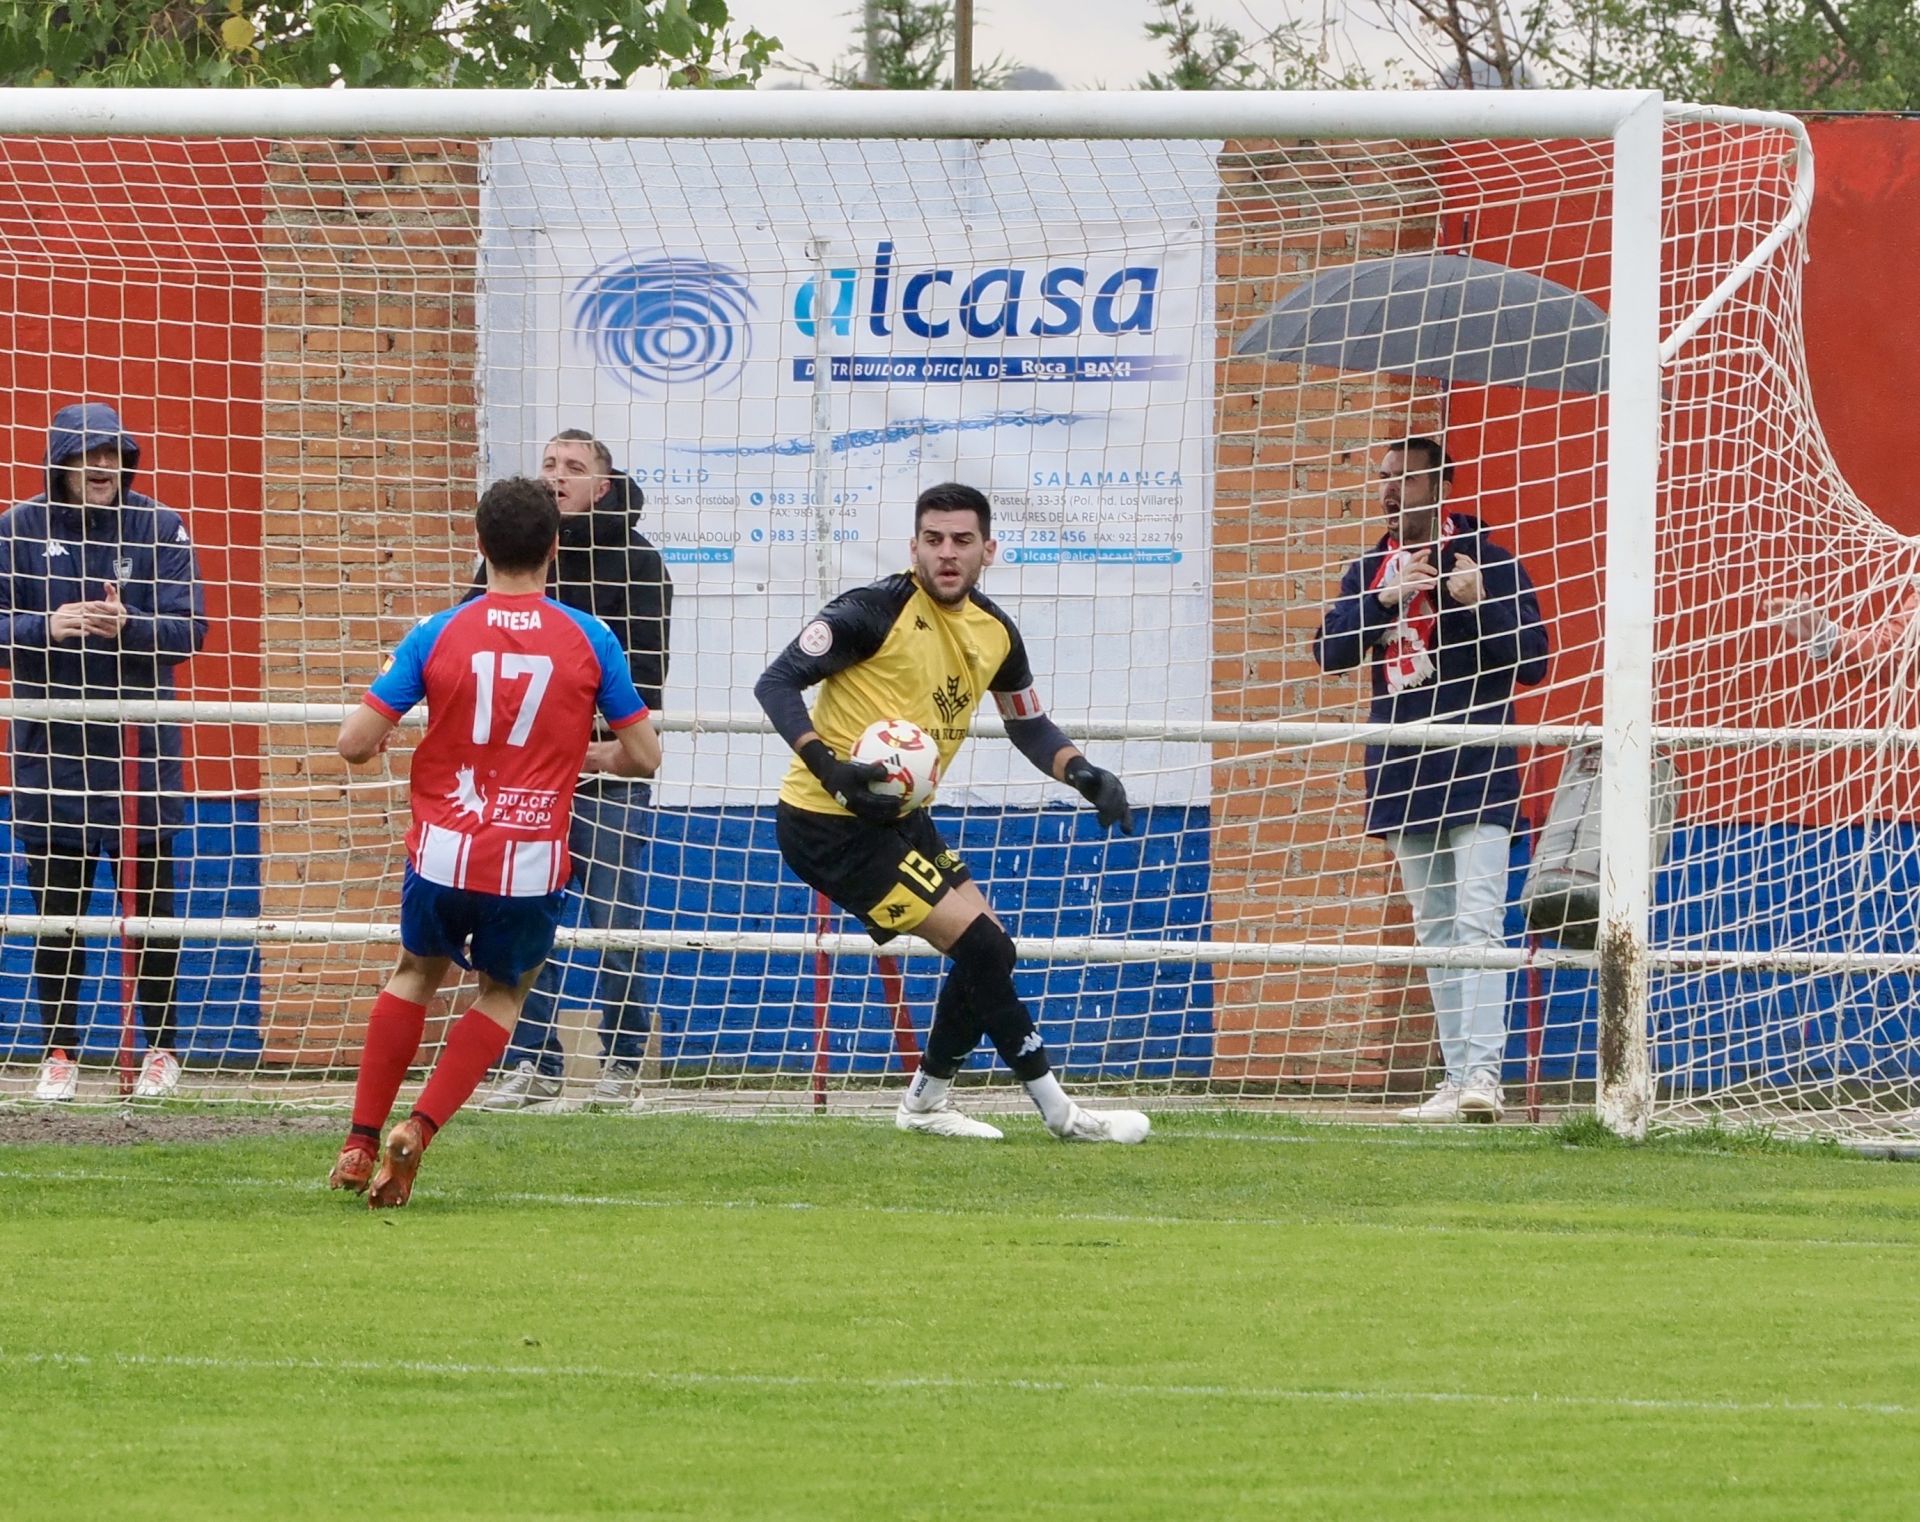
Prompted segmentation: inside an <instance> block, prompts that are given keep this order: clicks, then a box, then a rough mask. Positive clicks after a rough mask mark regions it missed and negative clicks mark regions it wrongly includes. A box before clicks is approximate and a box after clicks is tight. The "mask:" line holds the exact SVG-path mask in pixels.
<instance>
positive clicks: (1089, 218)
mask: <svg viewBox="0 0 1920 1522" xmlns="http://www.w3.org/2000/svg"><path fill="white" fill-rule="evenodd" d="M1213 150H1214V145H1211V144H1199V143H1193V144H1164V143H1147V144H1139V143H1072V144H1048V143H1024V144H1009V143H986V144H973V143H955V144H948V143H920V142H906V143H895V142H863V143H847V142H835V143H825V142H777V143H741V142H624V143H605V142H572V141H509V142H500V143H496V144H494V145H492V148H491V150H490V154H489V168H488V178H487V186H486V199H485V219H486V239H485V247H484V255H483V257H484V261H485V262H484V275H485V278H484V280H483V282H482V284H483V290H484V307H483V311H482V314H481V322H482V325H483V332H484V343H485V403H484V412H483V418H484V424H483V426H484V440H485V449H486V468H487V472H488V474H489V476H498V475H504V474H510V473H512V472H515V471H527V472H531V471H533V470H535V469H536V468H537V466H538V462H539V456H540V451H541V446H542V444H543V443H544V442H545V441H546V440H547V439H548V438H549V437H550V436H551V435H552V434H553V433H554V432H555V431H557V430H558V429H560V428H567V427H584V428H588V429H591V430H592V431H593V432H594V433H595V434H596V435H598V436H599V437H600V438H602V439H604V440H605V441H606V442H607V443H608V445H609V446H610V447H611V449H612V451H613V454H614V458H615V461H616V462H617V464H618V465H620V466H621V467H623V468H625V469H626V470H628V471H629V472H631V473H632V474H633V475H634V476H635V477H636V478H637V479H638V480H639V481H640V482H641V483H642V484H643V486H644V487H645V490H646V494H647V512H646V516H645V520H644V528H645V531H646V532H647V534H648V535H649V537H650V538H652V539H653V541H654V542H655V543H656V544H657V545H659V546H660V548H661V549H662V551H663V553H664V554H665V556H666V559H667V564H668V569H669V571H670V572H671V573H672V575H673V578H674V583H675V589H676V616H675V623H674V639H673V651H672V671H671V676H670V679H669V682H668V690H667V707H668V708H670V709H672V710H675V711H679V712H683V713H685V712H698V713H703V714H721V713H746V712H751V711H754V704H753V699H752V686H753V683H754V680H755V679H756V678H757V677H758V676H759V674H760V672H761V670H762V669H763V668H764V667H765V665H766V663H767V661H768V660H769V659H771V657H772V656H773V655H774V654H775V653H776V652H777V651H778V650H779V649H780V648H781V647H782V646H783V645H784V644H785V643H786V642H787V641H788V640H789V639H791V638H792V637H793V635H794V634H795V633H797V632H798V630H799V628H800V626H801V624H802V623H803V622H804V621H805V620H806V618H807V616H808V615H809V614H810V613H811V612H812V611H813V610H814V609H815V608H816V607H817V606H818V605H819V604H820V603H821V602H822V601H824V600H825V598H826V597H827V596H830V595H832V594H833V593H835V592H838V591H841V590H844V589H846V588H847V587H850V586H855V585H858V584H859V583H861V582H865V581H870V580H873V579H874V578H876V577H879V576H882V575H885V574H887V573H889V572H892V571H895V570H899V569H902V568H904V567H905V565H906V563H907V551H908V543H909V540H910V538H911V535H912V531H913V513H912V509H913V500H914V497H915V495H916V494H917V493H918V492H919V491H920V490H921V489H922V488H923V487H925V486H928V485H931V484H933V483H934V482H937V481H943V480H959V481H964V482H967V483H969V484H971V485H974V486H978V487H980V488H981V489H982V490H984V491H986V492H987V493H988V495H989V496H990V498H991V499H992V501H993V507H994V523H993V530H994V535H995V538H996V539H997V541H998V543H999V547H1000V552H999V563H998V564H997V565H995V566H994V567H993V568H991V569H990V570H989V571H988V572H987V575H986V577H985V579H984V580H983V582H982V590H983V591H984V592H986V593H987V594H988V595H989V596H991V597H993V598H994V599H995V600H996V601H998V602H999V603H1001V604H1002V605H1003V606H1004V607H1005V608H1006V609H1007V610H1008V611H1009V612H1010V613H1011V614H1012V615H1013V617H1014V619H1015V620H1016V622H1017V623H1018V624H1019V625H1020V628H1021V630H1022V633H1023V634H1024V636H1025V637H1026V640H1027V644H1028V648H1029V651H1030V654H1031V656H1032V660H1033V666H1034V670H1035V673H1036V675H1037V677H1038V682H1039V687H1040V691H1041V693H1042V694H1043V696H1044V697H1045V698H1046V700H1047V702H1048V706H1049V709H1050V710H1051V712H1052V713H1053V715H1054V717H1055V718H1056V719H1057V720H1058V721H1059V722H1060V724H1061V725H1062V726H1063V727H1064V728H1065V729H1066V730H1067V731H1068V733H1070V734H1072V733H1075V732H1076V731H1077V730H1078V729H1079V728H1080V727H1081V725H1082V724H1083V723H1084V722H1085V721H1086V720H1088V719H1129V718H1130V719H1144V720H1156V719H1164V720H1176V719H1197V718H1204V717H1206V716H1207V694H1208V691H1209V688H1210V658H1211V651H1210V624H1211V614H1210V606H1209V604H1210V575H1209V563H1210V543H1209V520H1210V507H1211V501H1210V492H1209V483H1208V468H1209V461H1210V459H1211V454H1212V428H1213V391H1214V386H1213V368H1214V362H1215V330H1214V322H1213V303H1214V295H1213V246H1212V222H1213V216H1214V207H1215V202H1216V198H1217V195H1218V190H1219V185H1218V180H1217V175H1216V170H1215V156H1214V151H1213ZM1090 748H1091V749H1092V751H1093V753H1094V754H1095V755H1096V757H1098V758H1100V759H1102V760H1103V761H1104V762H1106V763H1107V764H1109V765H1113V766H1115V767H1116V768H1117V769H1119V770H1120V771H1121V772H1122V773H1123V775H1124V776H1125V777H1126V779H1127V781H1128V784H1129V788H1130V790H1131V791H1133V792H1134V794H1135V795H1136V797H1137V798H1139V799H1140V800H1141V801H1143V802H1156V803H1164V804H1184V803H1197V802H1204V801H1205V799H1206V796H1207V786H1208V756H1207V753H1206V750H1205V748H1204V747H1198V746H1186V745H1166V744H1161V743H1158V742H1128V743H1127V744H1126V745H1125V746H1121V745H1118V744H1116V743H1112V742H1109V743H1106V744H1100V743H1095V744H1093V745H1091V746H1090ZM786 759H787V757H786V753H785V749H784V747H783V746H781V745H780V744H779V742H778V741H776V740H773V739H771V738H769V739H768V740H767V741H766V742H765V743H761V742H760V741H757V740H755V739H752V738H750V737H734V738H733V739H731V740H729V741H728V742H727V743H726V744H725V746H724V747H723V748H715V747H714V746H713V745H712V743H711V742H703V746H702V749H701V751H700V752H699V757H698V765H697V768H696V765H695V758H694V755H693V753H692V751H691V748H690V747H689V746H687V745H686V744H674V745H670V747H669V762H668V766H667V768H666V770H665V772H664V773H663V776H662V800H663V801H671V802H679V803H695V804H719V803H732V804H744V803H751V802H756V801H758V802H765V801H766V800H767V796H768V794H767V792H766V791H765V790H766V789H768V788H770V787H772V786H773V785H775V784H776V783H777V780H778V777H779V775H780V773H781V771H782V770H783V769H784V766H785V764H786ZM1060 796H1061V790H1060V789H1059V788H1058V786H1057V785H1055V784H1050V783H1047V782H1044V781H1042V779H1040V778H1039V777H1038V775H1037V774H1035V773H1034V772H1033V771H1032V770H1031V769H1030V768H1029V767H1028V766H1027V764H1026V763H1025V762H1024V761H1023V760H1022V759H1021V758H1020V757H1019V756H1018V755H1017V754H1016V753H1014V752H1013V751H1012V749H1011V747H1009V746H1006V745H1005V744H1002V743H997V742H988V743H984V744H982V743H975V744H973V745H970V746H969V747H968V748H967V750H966V751H965V752H963V753H962V756H961V759H960V761H959V763H958V764H957V765H956V767H955V769H954V771H953V773H952V774H951V775H950V776H949V778H948V780H947V782H946V784H945V785H944V786H943V788H942V791H941V797H942V801H944V802H950V803H995V804H1017V805H1031V804H1035V803H1038V802H1041V801H1042V800H1045V799H1057V798H1059V797H1060Z"/></svg>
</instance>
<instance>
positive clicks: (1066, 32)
mask: <svg viewBox="0 0 1920 1522" xmlns="http://www.w3.org/2000/svg"><path fill="white" fill-rule="evenodd" d="M728 4H729V9H730V10H731V11H732V13H733V15H734V16H735V17H736V18H737V19H738V21H739V22H740V23H741V24H742V25H752V26H757V27H759V28H760V30H761V31H763V32H767V33H770V34H772V35H774V36H777V37H778V38H779V39H780V41H781V44H782V47H783V50H784V51H785V52H786V53H788V54H790V55H792V56H794V57H797V58H801V59H804V60H806V61H807V62H808V63H811V64H814V65H815V66H817V67H819V68H822V69H825V68H828V67H830V66H831V65H832V64H833V63H834V62H835V61H836V60H837V59H839V58H841V57H843V56H845V55H846V54H847V53H849V52H851V51H852V48H853V44H854V41H855V38H856V37H857V35H858V33H859V30H860V19H859V12H860V0H728ZM1196 9H1197V10H1198V12H1199V13H1200V15H1201V16H1202V17H1204V18H1208V19H1213V20H1220V21H1224V22H1227V23H1228V24H1230V25H1232V26H1234V27H1236V28H1238V29H1239V30H1240V31H1241V32H1242V33H1243V34H1246V33H1252V32H1255V31H1258V30H1259V29H1260V26H1261V25H1271V24H1272V23H1273V22H1274V21H1277V20H1278V19H1280V18H1281V17H1282V16H1284V15H1287V14H1303V15H1307V16H1310V17H1312V18H1314V19H1316V20H1317V19H1318V18H1320V17H1321V16H1323V15H1324V16H1330V17H1332V18H1334V19H1335V21H1336V24H1337V22H1338V18H1340V17H1341V16H1342V15H1343V14H1345V12H1346V10H1347V6H1346V4H1345V0H1198V3H1197V5H1196ZM1156 13H1157V8H1156V7H1155V6H1154V5H1153V4H1151V3H1150V0H974V44H973V55H974V58H975V60H976V61H983V60H986V59H990V58H992V57H994V56H995V55H996V54H1004V55H1005V56H1006V57H1008V58H1011V59H1017V60H1018V61H1019V62H1020V63H1022V64H1026V65H1028V66H1030V67H1033V68H1039V69H1045V70H1047V71H1048V72H1049V73H1051V74H1053V75H1054V76H1055V77H1056V78H1058V79H1059V81H1060V83H1061V84H1062V85H1064V86H1065V87H1067V88H1068V89H1094V88H1096V87H1099V86H1102V85H1104V86H1106V87H1107V88H1109V89H1116V90H1117V89H1127V88H1130V87H1131V86H1133V85H1135V84H1137V83H1138V82H1139V80H1140V78H1141V76H1142V75H1144V74H1145V73H1146V72H1147V71H1148V70H1149V69H1160V68H1164V67H1165V65H1166V61H1167V60H1166V54H1165V51H1164V50H1163V49H1162V48H1160V47H1159V46H1158V45H1157V44H1155V43H1153V42H1150V41H1149V40H1148V39H1147V35H1146V24H1147V21H1148V19H1149V18H1150V17H1151V16H1153V15H1155V14H1156ZM1365 31H1366V29H1362V28H1356V27H1354V26H1352V25H1349V26H1347V27H1346V28H1345V30H1344V32H1343V33H1342V37H1343V39H1344V40H1345V42H1346V45H1348V46H1351V47H1358V48H1360V49H1361V50H1362V52H1363V55H1364V56H1368V57H1374V56H1378V55H1380V54H1381V53H1382V51H1383V46H1382V40H1381V39H1378V38H1377V37H1373V36H1368V35H1365ZM1387 51H1398V52H1404V49H1397V50H1396V49H1388V50H1387Z"/></svg>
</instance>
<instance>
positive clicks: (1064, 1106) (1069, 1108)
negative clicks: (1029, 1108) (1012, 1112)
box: [1027, 1073, 1073, 1131]
mask: <svg viewBox="0 0 1920 1522" xmlns="http://www.w3.org/2000/svg"><path fill="white" fill-rule="evenodd" d="M1027 1093H1028V1095H1029V1096H1030V1097H1031V1098H1032V1100H1033V1102H1034V1103H1035V1104H1036V1105H1038V1106H1039V1107H1040V1117H1041V1119H1042V1120H1044V1121H1046V1123H1047V1125H1048V1126H1050V1127H1051V1128H1052V1129H1053V1130H1055V1131H1058V1130H1059V1129H1060V1128H1061V1127H1062V1126H1064V1125H1065V1124H1066V1123H1067V1118H1068V1117H1069V1116H1070V1115H1072V1114H1073V1101H1072V1100H1071V1099H1069V1098H1067V1091H1066V1090H1065V1089H1063V1088H1061V1087H1060V1080H1059V1079H1058V1078H1055V1077H1054V1076H1053V1074H1051V1073H1049V1074H1047V1075H1046V1077H1044V1078H1031V1079H1029V1080H1028V1081H1027Z"/></svg>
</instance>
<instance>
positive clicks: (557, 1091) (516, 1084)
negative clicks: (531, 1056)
mask: <svg viewBox="0 0 1920 1522" xmlns="http://www.w3.org/2000/svg"><path fill="white" fill-rule="evenodd" d="M561 1093H562V1085H561V1082H560V1080H559V1079H558V1078H554V1077H551V1076H549V1075H548V1074H546V1073H543V1072H541V1071H540V1070H539V1069H538V1068H536V1067H535V1066H534V1065H533V1064H532V1063H531V1062H521V1063H516V1064H515V1065H514V1069H513V1071H512V1072H511V1073H509V1074H507V1076H506V1077H505V1078H503V1079H501V1080H500V1082H499V1084H498V1085H497V1086H496V1087H495V1088H494V1091H493V1092H492V1093H491V1094H489V1095H488V1096H487V1097H486V1098H485V1099H483V1100H481V1101H480V1108H481V1109H483V1110H524V1109H526V1108H527V1107H528V1106H529V1105H537V1104H546V1103H548V1102H549V1101H551V1100H555V1099H558V1098H559V1097H560V1095H561Z"/></svg>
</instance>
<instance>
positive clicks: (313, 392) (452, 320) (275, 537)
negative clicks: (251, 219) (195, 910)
mask: <svg viewBox="0 0 1920 1522" xmlns="http://www.w3.org/2000/svg"><path fill="white" fill-rule="evenodd" d="M479 167H480V162H479V147H478V145H477V144H474V143H447V142H442V141H387V142H372V141H369V142H363V143H342V142H290V143H282V144H278V145H276V150H275V151H274V152H273V154H272V155H271V156H270V159H269V162H268V173H267V211H266V219H265V227H264V231H263V241H264V251H265V262H266V271H267V283H266V303H265V314H266V318H265V320H266V333H265V377H264V393H265V450H264V486H265V493H264V521H263V525H262V529H263V533H262V551H263V554H262V559H263V561H264V565H265V591H264V606H263V636H264V637H263V641H262V646H263V654H264V659H263V662H262V689H263V690H262V696H263V697H264V698H265V699H267V700H268V701H272V702H312V703H326V704H338V703H339V702H340V701H341V699H342V694H351V693H354V692H358V691H362V690H364V689H365V687H366V685H367V683H368V682H369V681H371V680H372V678H373V677H374V676H375V675H376V674H377V672H378V668H379V662H380V660H381V658H382V656H383V655H384V653H385V652H386V651H387V650H388V649H390V648H391V647H392V645H393V644H394V643H395V642H396V641H397V640H398V638H399V637H400V636H401V635H402V634H403V633H404V632H405V631H406V629H407V627H408V626H409V625H410V624H411V623H412V622H413V620H414V619H416V618H418V617H420V616H421V615H422V614H424V613H426V612H428V611H431V610H433V609H435V608H439V607H444V606H445V605H446V602H447V597H448V591H449V589H450V588H452V587H454V586H457V585H464V584H465V582H466V580H467V577H468V575H469V574H470V572H471V569H472V563H473V562H472V548H471V539H472V530H471V521H472V520H471V516H470V514H471V512H472V503H473V496H472V493H473V491H474V488H475V486H476V485H477V481H478V470H479V460H478V446H477V424H476V416H475V373H476V363H477V355H478V341H477V334H476V330H475V325H474V300H475V284H474V283H475V275H476V267H477V261H478V250H479ZM335 728H336V726H335V724H334V723H332V722H331V721H329V722H327V723H322V724H312V725H298V724H290V725H277V726H274V727H272V728H271V729H269V730H268V731H267V732H266V735H265V737H264V739H265V762H264V771H265V775H266V780H267V783H268V786H269V788H270V789H271V791H270V792H269V793H268V794H267V798H266V802H265V806H264V809H263V818H262V829H261V837H262V845H263V849H264V854H265V858H266V859H265V863H264V872H263V877H264V882H263V894H262V911H261V912H262V914H263V915H264V916H266V917H268V918H274V917H278V916H292V915H299V916H301V917H303V918H308V919H334V918H338V919H343V920H365V919H367V918H376V919H381V920H387V921H391V920H392V919H393V918H394V917H395V916H396V914H397V909H398V902H399V891H398V890H399V876H398V873H399V867H398V858H397V856H396V854H395V852H394V848H393V847H394V841H395V839H396V838H397V837H398V836H399V835H400V834H402V833H404V830H405V825H406V817H407V815H406V793H405V774H404V770H403V769H402V767H400V766H391V767H380V768H361V769H359V772H358V776H357V777H354V776H351V775H350V769H349V768H348V767H347V766H346V764H345V763H344V762H342V761H341V760H340V759H339V758H338V757H337V756H336V755H335V754H334V753H333V739H334V732H335ZM390 963H391V952H390V950H389V948H387V947H382V946H375V947H368V946H365V945H359V944H352V943H347V944H342V945H339V946H330V947H329V946H287V945H277V944H268V945H267V946H266V947H264V948H263V952H262V973H263V983H264V986H265V987H266V988H267V989H269V990H271V992H270V994H269V997H268V1000H267V1007H266V1009H265V1011H264V1025H265V1030H264V1036H265V1041H266V1046H267V1049H268V1055H269V1060H275V1061H282V1062H297V1063H302V1064H319V1065H326V1066H336V1065H342V1064H351V1062H352V1061H353V1059H354V1055H355V1052H356V1051H357V1048H358V1042H359V1031H358V1029H357V1028H356V1027H355V1026H354V1025H353V1023H352V1022H355V1021H358V1020H361V1019H364V1015H365V1010H366V1007H367V1005H368V1003H369V1001H370V998H371V996H372V994H373V992H374V991H375V990H377V989H378V987H379V985H380V983H381V982H382V981H383V979H384V977H385V973H386V971H387V969H388V967H389V966H390ZM430 1034H431V1033H430Z"/></svg>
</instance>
